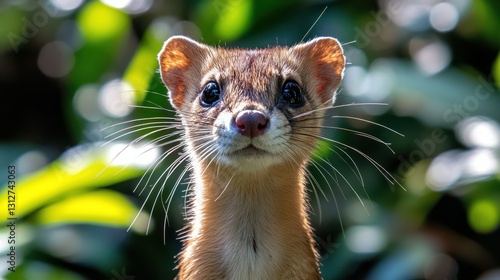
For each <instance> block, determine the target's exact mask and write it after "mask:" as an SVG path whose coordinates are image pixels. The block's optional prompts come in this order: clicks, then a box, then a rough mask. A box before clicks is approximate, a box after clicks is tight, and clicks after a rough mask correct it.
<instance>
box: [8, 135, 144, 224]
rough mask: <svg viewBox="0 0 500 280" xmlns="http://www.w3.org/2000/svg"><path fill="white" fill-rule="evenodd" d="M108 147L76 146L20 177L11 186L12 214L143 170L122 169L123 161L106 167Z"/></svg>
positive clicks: (19, 216) (23, 211)
mask: <svg viewBox="0 0 500 280" xmlns="http://www.w3.org/2000/svg"><path fill="white" fill-rule="evenodd" d="M108 151H109V150H108V149H102V148H98V147H95V146H91V145H88V146H78V147H76V148H73V149H71V150H69V151H67V152H66V153H65V154H64V155H63V156H62V157H61V158H60V159H58V160H57V161H55V162H53V163H52V164H50V165H49V166H47V167H46V168H44V169H42V170H40V171H38V172H36V173H34V174H31V175H28V176H27V177H24V178H20V179H19V181H18V182H17V184H16V188H15V192H16V195H17V197H16V198H17V205H16V211H15V214H16V217H18V218H21V217H23V216H25V215H27V214H29V213H31V212H32V211H34V210H36V209H38V208H40V207H42V206H44V205H47V204H49V203H51V202H54V201H56V200H58V199H61V198H62V197H63V196H65V195H68V194H71V193H75V192H81V191H85V190H88V189H92V188H98V187H103V186H109V185H112V184H114V183H116V182H122V181H125V180H127V179H130V178H134V177H137V176H139V175H141V173H142V172H143V171H144V170H143V169H141V168H139V167H137V166H133V165H132V166H128V167H126V168H125V169H123V168H124V166H123V165H119V164H113V165H109V166H108V167H107V168H106V166H107V164H108V161H109V158H106V156H107V155H106V152H108ZM122 169H123V170H122ZM5 188H6V186H3V189H5ZM0 205H7V192H3V193H2V195H1V196H0ZM7 214H8V213H7V211H2V214H1V215H2V219H3V220H4V221H6V219H7V217H8V216H7Z"/></svg>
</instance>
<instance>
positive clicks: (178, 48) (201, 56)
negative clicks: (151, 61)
mask: <svg viewBox="0 0 500 280" xmlns="http://www.w3.org/2000/svg"><path fill="white" fill-rule="evenodd" d="M209 51H210V49H209V47H207V46H205V45H202V44H200V43H198V42H196V41H193V40H191V39H189V38H187V37H184V36H173V37H171V38H170V39H168V40H167V41H166V42H165V44H164V45H163V48H162V50H161V51H160V53H159V54H158V62H159V64H160V74H161V79H162V80H163V83H164V84H165V86H167V89H168V91H169V96H170V102H171V103H172V105H173V106H174V107H175V108H176V109H178V110H179V109H181V107H182V105H183V104H184V103H185V100H186V95H188V94H189V91H190V90H191V91H192V90H194V89H195V88H196V84H194V83H197V82H199V81H200V79H201V68H202V65H203V63H204V60H205V59H206V57H207V56H208V53H209Z"/></svg>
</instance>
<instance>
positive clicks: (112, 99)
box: [99, 79, 134, 118]
mask: <svg viewBox="0 0 500 280" xmlns="http://www.w3.org/2000/svg"><path fill="white" fill-rule="evenodd" d="M133 103H134V92H133V88H132V87H131V86H130V85H129V84H127V83H125V82H124V81H122V80H118V79H116V80H112V81H109V82H107V83H106V84H105V85H104V86H103V87H102V89H101V90H100V92H99V107H100V108H101V110H102V112H103V113H105V114H106V115H108V116H110V117H116V118H119V117H124V116H126V115H128V114H129V113H130V112H131V111H132V107H131V105H132V104H133Z"/></svg>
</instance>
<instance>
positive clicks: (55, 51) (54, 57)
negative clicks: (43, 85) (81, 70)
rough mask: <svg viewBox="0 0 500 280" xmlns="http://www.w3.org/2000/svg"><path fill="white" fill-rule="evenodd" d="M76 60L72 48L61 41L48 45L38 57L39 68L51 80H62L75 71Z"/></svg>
mask: <svg viewBox="0 0 500 280" xmlns="http://www.w3.org/2000/svg"><path fill="white" fill-rule="evenodd" d="M74 63H75V58H74V54H73V50H72V49H71V47H70V46H69V45H68V44H66V43H64V42H60V41H54V42H51V43H48V44H46V45H45V46H43V48H42V49H41V50H40V53H39V55H38V67H39V68H40V71H42V73H43V74H45V75H46V76H48V77H51V78H62V77H64V76H66V75H67V74H68V73H69V72H70V71H71V69H73V66H74Z"/></svg>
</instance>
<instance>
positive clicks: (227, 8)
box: [214, 0, 253, 41]
mask: <svg viewBox="0 0 500 280" xmlns="http://www.w3.org/2000/svg"><path fill="white" fill-rule="evenodd" d="M214 5H215V8H216V9H217V11H218V13H219V18H218V20H217V21H216V23H215V29H214V32H215V36H217V37H218V38H220V39H221V40H223V41H234V40H235V39H237V38H239V37H241V35H243V34H244V33H245V32H246V31H247V30H248V29H249V28H250V26H251V19H252V6H253V2H252V1H251V0H237V1H234V0H232V1H224V0H215V1H214Z"/></svg>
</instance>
